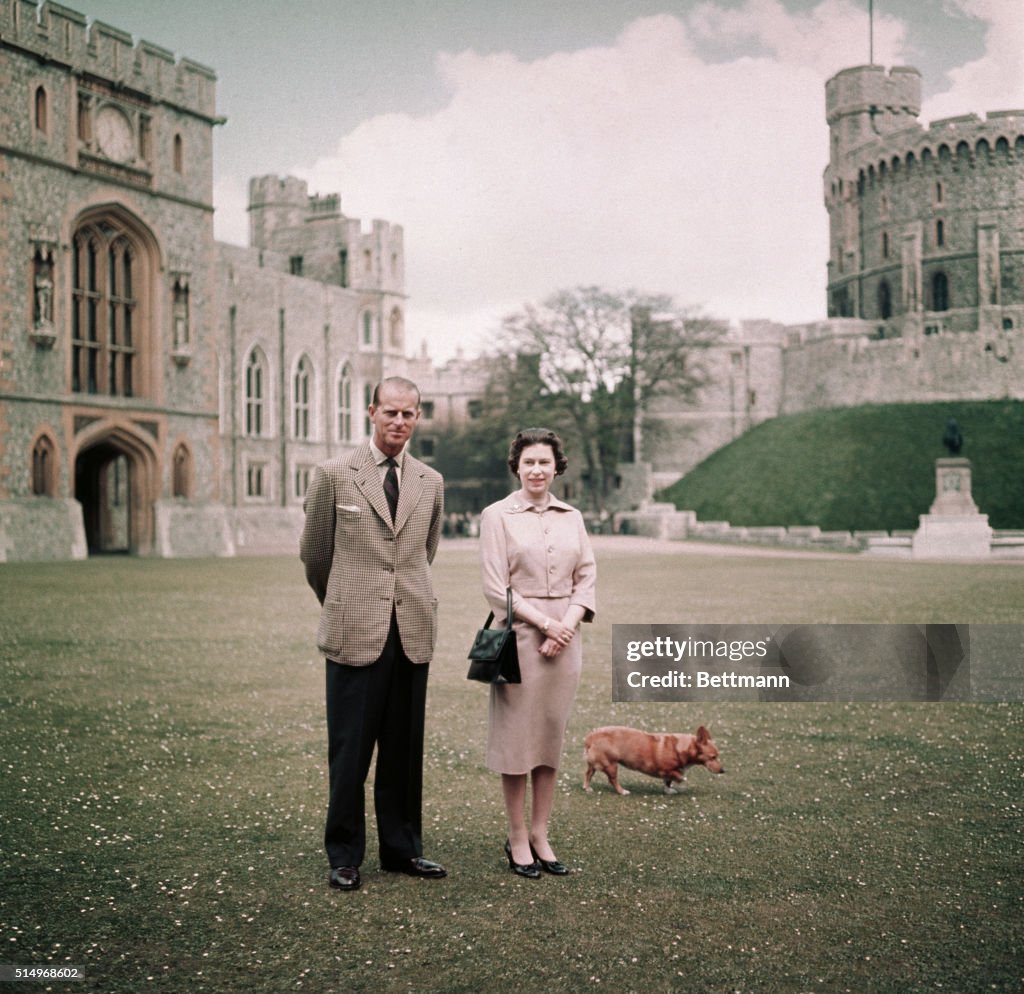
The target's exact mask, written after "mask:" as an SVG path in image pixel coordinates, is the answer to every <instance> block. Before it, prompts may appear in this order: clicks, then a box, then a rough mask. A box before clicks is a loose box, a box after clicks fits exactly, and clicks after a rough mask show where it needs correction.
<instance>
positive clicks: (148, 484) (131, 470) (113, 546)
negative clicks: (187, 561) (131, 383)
mask: <svg viewBox="0 0 1024 994" xmlns="http://www.w3.org/2000/svg"><path fill="white" fill-rule="evenodd" d="M77 441H78V449H77V453H76V455H75V483H74V486H75V494H74V496H75V499H76V500H77V501H78V502H79V503H80V504H81V505H82V520H83V523H84V525H85V538H86V545H87V546H88V550H89V554H90V555H98V554H104V553H107V554H110V553H133V554H142V555H146V554H147V553H150V552H151V551H152V550H153V522H154V502H155V501H156V499H157V498H158V497H159V479H160V472H159V462H158V459H157V453H156V450H155V448H154V446H153V442H154V441H155V440H153V439H148V438H147V437H146V434H145V432H143V431H141V430H139V429H138V428H137V427H136V426H135V425H133V424H118V423H115V422H108V421H104V422H101V423H98V424H93V425H90V426H89V427H88V428H87V429H85V430H84V431H83V432H82V433H81V434H80V435H79V436H78V439H77Z"/></svg>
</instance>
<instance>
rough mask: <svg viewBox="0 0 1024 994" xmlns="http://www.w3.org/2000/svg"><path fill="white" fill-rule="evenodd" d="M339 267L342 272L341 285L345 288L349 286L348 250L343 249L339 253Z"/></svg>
mask: <svg viewBox="0 0 1024 994" xmlns="http://www.w3.org/2000/svg"><path fill="white" fill-rule="evenodd" d="M338 267H339V268H340V270H341V278H340V284H341V286H343V287H347V286H348V249H341V251H339V252H338Z"/></svg>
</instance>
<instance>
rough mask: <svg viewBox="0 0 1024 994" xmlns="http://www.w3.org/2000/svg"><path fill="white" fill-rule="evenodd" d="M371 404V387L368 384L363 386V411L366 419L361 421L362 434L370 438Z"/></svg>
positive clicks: (371, 431)
mask: <svg viewBox="0 0 1024 994" xmlns="http://www.w3.org/2000/svg"><path fill="white" fill-rule="evenodd" d="M372 403H373V387H372V386H370V384H369V383H366V384H364V385H363V410H364V411H366V412H367V413H366V417H365V418H364V419H363V434H364V435H365V436H366V437H367V438H370V436H371V435H373V423H372V422H371V421H370V413H369V411H370V404H372Z"/></svg>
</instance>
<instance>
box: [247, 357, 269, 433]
mask: <svg viewBox="0 0 1024 994" xmlns="http://www.w3.org/2000/svg"><path fill="white" fill-rule="evenodd" d="M266 382H267V362H266V359H265V358H264V356H263V353H262V352H260V350H259V349H253V350H252V352H250V353H249V358H248V360H247V361H246V364H245V433H246V435H257V436H258V435H262V434H263V433H264V430H265V427H266V426H265V418H264V407H265V404H266V397H265V396H264V391H265V388H266Z"/></svg>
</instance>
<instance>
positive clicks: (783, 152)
mask: <svg viewBox="0 0 1024 994" xmlns="http://www.w3.org/2000/svg"><path fill="white" fill-rule="evenodd" d="M950 2H956V3H958V4H959V5H960V6H961V8H963V9H964V10H965V11H967V12H968V13H969V14H970V15H971V16H977V17H983V18H985V19H986V20H987V21H988V22H989V23H990V25H991V29H990V31H989V35H988V45H987V52H986V55H985V56H984V57H983V58H982V59H980V60H979V61H978V62H976V63H971V64H970V65H967V66H964V67H962V68H961V69H960V70H957V71H956V72H955V73H953V74H951V76H952V80H953V87H952V90H951V93H950V94H949V95H947V96H948V97H949V99H950V100H952V99H954V98H955V99H956V100H958V101H961V100H966V101H967V106H966V107H963V108H959V109H958V110H956V111H952V112H953V113H957V112H962V110H978V109H979V108H981V109H986V108H998V107H1006V106H1007V102H1006V99H1005V95H1006V93H1007V90H1008V86H1007V78H1008V77H1007V73H1012V72H1013V70H1014V68H1015V67H1016V70H1017V71H1016V74H1015V78H1016V80H1017V81H1018V83H1024V73H1022V72H1021V71H1020V68H1021V61H1020V60H1021V55H1022V52H1024V41H1022V31H1024V19H1022V18H1020V17H1019V9H1020V8H1019V3H1018V0H950ZM1014 12H1016V13H1017V16H1016V17H1014V16H1011V15H1012V14H1013V13H1014ZM858 36H859V37H861V38H862V39H863V45H862V47H863V52H864V55H863V57H862V58H858V57H856V55H851V52H853V53H855V52H856V51H857V50H858V43H857V42H856V41H855V40H853V39H856V38H857V37H858ZM867 47H868V46H867V14H866V11H865V9H864V8H863V7H861V6H858V5H857V4H855V3H854V2H852V0H822V2H821V3H819V4H818V5H817V6H816V7H814V8H813V9H811V10H809V11H807V12H806V13H802V14H801V13H790V12H788V11H787V10H786V9H785V8H784V7H783V5H782V3H780V2H779V0H746V2H745V3H744V4H743V5H742V6H741V7H739V8H730V9H726V8H724V7H720V6H718V4H717V3H715V2H705V3H701V4H700V5H699V6H697V7H696V8H694V9H693V11H692V12H691V13H690V15H688V16H687V17H686V18H685V19H680V18H677V17H673V16H670V15H659V16H654V17H648V18H642V19H639V20H635V21H633V22H632V23H630V24H628V25H627V26H626V27H625V28H624V30H623V32H622V33H621V35H620V37H619V38H618V39H617V40H616V42H615V44H614V45H611V46H609V47H605V48H589V49H583V50H579V51H574V52H562V53H557V54H553V55H550V56H548V57H545V58H539V59H537V60H535V61H524V60H522V59H520V58H518V57H516V56H515V55H512V54H509V53H492V54H480V53H477V52H473V51H465V52H460V53H448V54H441V55H439V56H438V59H437V72H438V74H439V76H440V78H441V79H442V80H443V82H444V83H445V85H446V87H447V90H448V92H449V94H450V98H449V100H448V102H447V104H446V105H445V106H444V107H443V108H442V109H441V110H439V111H437V112H436V113H433V114H428V115H422V116H418V117H414V116H410V115H403V114H390V115H386V116H379V117H375V118H372V119H370V120H367V121H365V122H364V123H363V124H361V125H360V126H359V127H357V128H356V129H355V130H353V131H352V132H351V133H349V134H347V135H345V136H344V137H342V138H341V139H340V140H339V142H338V146H337V151H336V153H335V154H334V155H333V156H331V157H329V158H326V159H323V160H320V161H318V162H316V163H315V164H314V165H313V166H312V167H310V168H308V169H300V170H296V172H297V174H298V175H300V176H302V177H303V178H304V179H306V180H307V181H308V182H309V185H310V190H311V191H317V192H323V193H326V192H334V191H339V192H341V194H342V207H343V210H344V211H345V213H346V214H347V215H349V216H352V217H361V218H364V219H367V220H368V219H370V218H373V217H383V218H387V219H389V220H391V221H393V222H395V223H398V224H401V225H402V226H403V228H404V230H405V237H406V246H405V248H406V263H407V266H406V269H407V289H408V290H409V293H410V294H411V300H410V304H409V308H408V319H409V320H408V328H409V332H410V338H411V339H412V340H413V341H415V340H416V339H417V338H418V337H419V336H421V335H426V336H427V337H428V338H429V339H430V342H431V351H432V352H434V353H435V354H438V355H440V356H442V357H444V356H447V355H450V354H452V353H453V352H454V349H455V346H456V344H457V343H462V344H464V345H465V346H466V348H467V349H473V350H475V348H476V347H477V346H478V345H479V344H480V343H481V342H482V341H484V342H485V341H486V339H487V336H488V334H489V333H490V332H491V331H493V329H495V328H496V327H497V326H498V318H499V317H500V315H501V314H502V313H507V312H508V311H509V310H511V309H514V308H516V307H518V306H519V305H520V304H521V303H523V302H525V301H528V300H536V299H539V298H542V297H543V296H545V295H547V294H548V293H550V292H552V291H553V290H555V289H558V288H560V287H568V286H572V285H576V284H580V283H597V284H603V285H606V286H609V287H635V288H638V289H643V290H649V291H654V292H667V293H671V294H674V295H675V296H676V298H677V299H678V301H679V302H680V303H682V304H687V305H697V306H703V307H705V308H706V309H707V310H708V311H709V312H710V313H712V314H714V315H717V316H721V317H724V318H744V317H768V318H772V319H774V320H779V321H799V320H809V319H814V318H818V317H820V316H822V314H823V313H824V311H825V299H824V296H825V293H824V282H825V261H826V259H827V254H828V252H827V237H828V233H827V224H828V221H827V216H826V213H825V210H824V207H823V204H822V190H821V173H822V170H823V168H824V166H825V163H826V159H827V152H828V136H827V129H826V124H825V120H824V83H825V80H826V78H827V77H828V76H830V75H832V74H833V73H834V72H836V71H838V70H839V69H841V68H845V67H847V66H849V65H853V64H858V63H864V62H867ZM737 53H742V54H737ZM907 54H908V52H907V45H906V33H905V26H904V25H903V24H902V23H901V22H899V21H897V20H894V19H892V18H890V17H885V16H881V17H876V23H875V61H876V62H877V63H880V64H885V65H892V64H905V62H906V61H907ZM1009 89H1011V90H1012V87H1010V88H1009ZM995 91H998V92H999V93H1001V94H1003V96H1002V97H1000V98H999V99H996V100H995V102H994V103H993V101H992V100H991V99H982V96H983V95H984V94H990V93H992V92H995ZM1017 102H1018V103H1024V99H1021V100H1018V101H1017ZM940 105H941V98H936V100H935V101H933V104H932V105H930V107H931V106H936V107H938V106H940ZM218 190H219V192H218V196H220V195H221V194H223V195H225V196H227V195H229V194H230V195H231V196H235V197H236V196H237V192H238V191H237V190H235V189H234V188H233V187H232V188H231V189H228V190H220V188H218ZM243 193H244V191H243ZM219 206H220V207H222V208H223V207H224V204H223V202H221V201H219ZM418 320H419V324H418V323H417V322H418Z"/></svg>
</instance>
